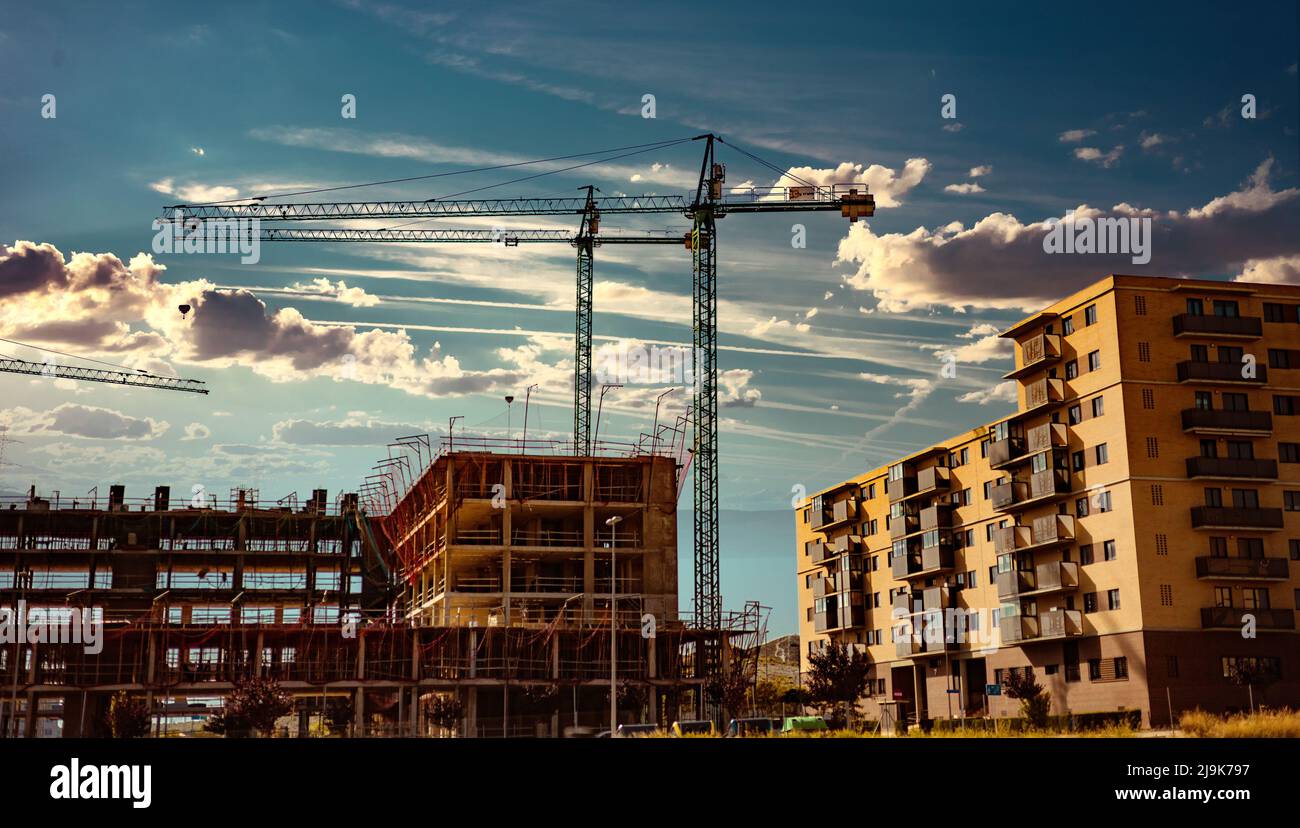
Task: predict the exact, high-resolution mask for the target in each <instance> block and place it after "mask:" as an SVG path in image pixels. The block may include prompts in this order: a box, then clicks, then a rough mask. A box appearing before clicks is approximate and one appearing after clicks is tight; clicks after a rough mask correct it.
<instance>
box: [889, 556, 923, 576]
mask: <svg viewBox="0 0 1300 828" xmlns="http://www.w3.org/2000/svg"><path fill="white" fill-rule="evenodd" d="M920 571H921V554H920V553H919V552H909V553H907V554H906V555H895V556H894V559H893V560H892V561H891V562H890V564H889V572H890V574H891V575H893V576H894V580H896V581H901V580H905V579H907V578H910V577H911V576H912V575H913V574H915V573H917V572H920Z"/></svg>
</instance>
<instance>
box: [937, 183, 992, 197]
mask: <svg viewBox="0 0 1300 828" xmlns="http://www.w3.org/2000/svg"><path fill="white" fill-rule="evenodd" d="M943 191H944V192H945V193H957V194H958V195H970V194H972V193H982V192H984V188H983V187H981V186H980V185H978V184H976V183H975V182H973V181H968V182H965V183H962V184H949V185H948V186H947V187H944V188H943Z"/></svg>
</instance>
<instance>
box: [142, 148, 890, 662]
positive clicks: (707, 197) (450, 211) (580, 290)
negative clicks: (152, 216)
mask: <svg viewBox="0 0 1300 828" xmlns="http://www.w3.org/2000/svg"><path fill="white" fill-rule="evenodd" d="M695 140H702V141H704V142H705V144H704V154H703V159H702V161H701V164H700V174H699V179H698V182H697V184H696V187H695V192H694V193H693V194H689V195H640V196H629V195H616V196H607V195H600V196H597V195H596V194H595V193H596V191H595V188H593V187H585V188H583V189H585V190H586V193H585V195H584V196H583V197H580V198H579V197H533V198H529V197H522V198H507V199H465V200H454V199H428V200H425V201H341V202H303V203H286V204H267V203H265V200H264V199H258V200H255V201H254V202H253V203H243V204H234V203H223V204H196V205H173V206H169V207H166V208H165V213H166V214H169V215H165V216H164V218H163V219H161V220H162V221H172V220H179V221H184V222H185V223H186V224H187V226H188V225H190V224H191V223H194V222H206V221H214V222H223V221H224V222H229V221H235V220H242V221H248V220H252V219H256V220H258V221H257V228H258V229H257V233H258V236H259V238H260V240H262V241H268V242H270V241H339V242H341V241H370V242H376V241H394V242H397V241H406V242H413V241H420V242H474V241H479V242H489V241H495V242H504V243H505V244H507V245H515V244H521V243H532V242H546V241H551V242H558V241H567V242H568V243H569V244H572V245H573V246H574V247H575V248H577V303H576V305H577V307H576V314H575V317H576V320H575V321H576V330H575V335H574V435H573V436H574V448H575V451H577V452H582V451H587V452H590V450H591V438H590V432H589V427H590V423H591V313H592V307H591V306H592V301H591V299H592V283H593V274H594V253H593V251H594V248H595V247H597V246H599V245H601V244H616V243H627V244H655V243H667V244H675V243H677V244H683V246H684V247H685V248H686V249H688V250H690V251H691V272H692V280H691V281H692V285H691V287H692V307H693V311H692V329H693V333H692V346H693V349H694V357H695V367H696V382H695V395H694V399H693V400H692V406H691V418H692V420H693V421H694V423H695V439H694V449H693V458H692V462H693V464H694V471H693V473H694V489H695V492H694V504H693V505H694V509H695V532H694V541H695V550H694V552H695V555H694V562H695V617H696V624H697V625H698V626H701V627H704V628H706V629H719V628H720V627H721V625H722V599H721V594H720V577H719V533H718V431H717V413H718V368H717V366H718V360H717V349H718V297H717V233H716V222H717V221H718V220H719V219H722V218H725V217H726V216H728V215H731V214H735V213H741V214H748V213H781V212H827V211H839V213H840V215H841V216H843V217H844V218H847V219H848V220H849V221H850V222H854V221H857V220H858V219H859V218H866V217H870V216H872V215H874V212H875V199H874V198H873V197H872V196H871V194H870V193H868V192H867V187H866V185H865V184H862V183H849V184H832V185H817V184H810V183H808V182H806V181H800V180H799V179H798V178H797V177H795V176H793V175H790V174H789V173H788V172H787V171H786V170H783V169H781V168H780V167H778V166H776V165H773V164H770V163H768V162H767V161H764V160H763V159H761V158H759V157H758V156H756V155H753V154H752V153H749V152H747V151H745V150H743V149H741V148H739V147H737V146H736V145H734V144H730V143H728V142H726V141H724V140H723V139H722V138H721V137H719V136H716V135H714V134H712V133H708V134H704V135H699V136H696V138H695ZM716 144H724V145H726V146H728V147H731V148H732V149H735V150H736V151H738V152H740V153H741V154H743V155H746V156H748V157H749V158H750V159H752V160H754V161H756V162H758V163H760V164H763V165H764V166H766V167H768V168H770V169H772V170H774V171H775V172H776V173H777V174H778V175H779V176H782V177H789V178H791V179H792V180H795V181H800V183H799V184H797V185H793V186H788V187H776V186H773V187H744V188H733V189H732V190H731V191H730V192H725V193H724V192H723V184H724V182H725V180H726V165H724V164H720V163H718V162H717V160H716V158H715V145H716ZM777 180H778V181H780V178H778V179H777ZM647 214H673V215H678V216H684V217H685V218H687V219H689V220H690V221H691V229H690V231H689V233H686V234H685V235H684V236H673V235H672V234H664V235H661V236H658V235H649V234H643V235H635V234H618V233H611V234H608V235H607V234H605V233H603V232H602V231H601V226H600V223H601V218H602V216H606V215H647ZM563 215H568V216H575V215H576V216H579V217H580V223H579V227H578V230H577V232H576V233H568V232H566V231H553V230H524V231H511V232H508V233H504V234H503V233H501V232H500V231H487V230H402V229H400V228H380V229H346V228H344V229H338V228H328V229H296V228H285V227H279V226H276V225H277V224H280V223H286V224H287V223H292V222H301V221H313V220H315V221H322V220H323V221H351V220H363V219H393V218H400V219H415V220H428V219H446V218H459V217H467V218H468V217H487V216H498V217H500V216H563ZM262 222H270V223H271V226H262ZM717 658H718V654H717V653H716V652H713V653H706V655H705V664H704V665H703V666H704V669H705V670H706V671H712V670H714V669H716V667H717Z"/></svg>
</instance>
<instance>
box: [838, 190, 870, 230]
mask: <svg viewBox="0 0 1300 828" xmlns="http://www.w3.org/2000/svg"><path fill="white" fill-rule="evenodd" d="M875 214H876V199H875V198H873V197H872V195H871V193H868V192H866V190H865V188H864V189H863V192H861V193H859V192H858V188H857V187H850V188H849V191H848V192H847V193H846V194H844V195H842V196H840V215H841V216H843V217H844V218H846V219H848V220H849V223H850V224H852V223H853V222H856V221H857V220H858V219H859V218H870V217H872V216H874V215H875Z"/></svg>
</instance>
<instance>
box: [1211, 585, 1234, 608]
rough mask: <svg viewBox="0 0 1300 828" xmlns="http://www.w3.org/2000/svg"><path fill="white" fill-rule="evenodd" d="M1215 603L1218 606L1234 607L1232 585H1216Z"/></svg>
mask: <svg viewBox="0 0 1300 828" xmlns="http://www.w3.org/2000/svg"><path fill="white" fill-rule="evenodd" d="M1214 605H1215V606H1216V607H1223V608H1231V607H1232V587H1215V588H1214Z"/></svg>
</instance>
